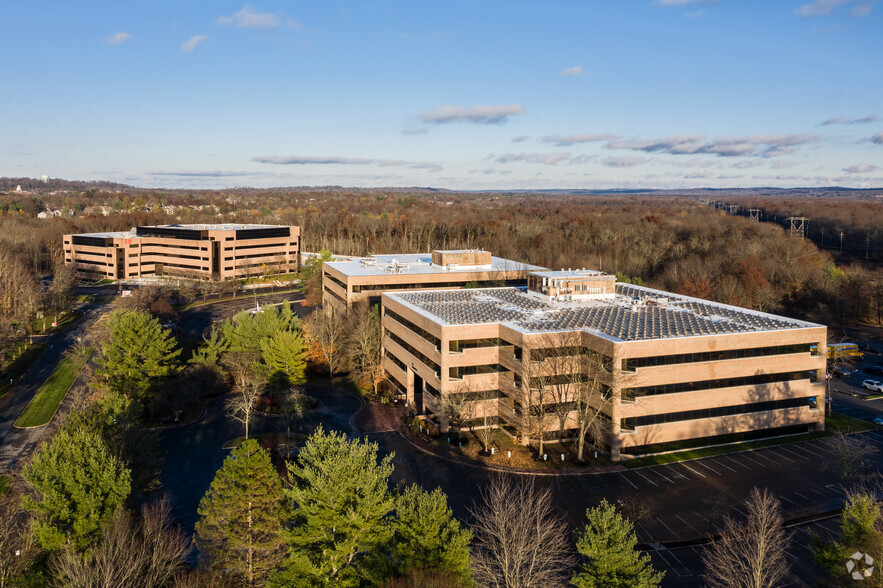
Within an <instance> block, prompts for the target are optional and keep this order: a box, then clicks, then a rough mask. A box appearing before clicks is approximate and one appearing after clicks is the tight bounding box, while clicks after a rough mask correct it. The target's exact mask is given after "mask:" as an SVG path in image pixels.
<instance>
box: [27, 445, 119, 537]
mask: <svg viewBox="0 0 883 588" xmlns="http://www.w3.org/2000/svg"><path fill="white" fill-rule="evenodd" d="M23 476H24V479H25V481H26V482H27V483H28V484H30V485H31V486H32V487H33V488H34V490H36V492H37V496H36V497H31V496H26V497H25V498H24V500H23V504H24V507H25V508H26V509H27V510H29V511H31V512H32V513H33V514H34V515H35V519H34V531H35V534H36V537H37V541H38V542H39V543H40V545H41V546H42V547H43V548H44V549H47V550H50V551H52V550H57V549H59V548H60V547H62V545H64V543H65V542H68V541H69V542H70V543H71V545H72V547H73V548H74V549H76V550H78V551H81V550H84V549H86V548H87V547H88V546H89V545H90V544H91V543H92V542H93V541H94V540H95V539H97V538H98V536H99V534H100V530H101V526H102V524H103V523H105V522H107V521H108V520H110V518H111V517H113V515H114V513H116V512H117V510H118V509H119V508H121V507H122V504H123V502H124V501H125V500H126V497H127V496H128V495H129V491H130V489H131V482H130V477H131V476H130V473H129V470H128V469H127V468H126V467H125V466H124V465H123V463H122V462H121V461H120V460H118V459H117V458H116V457H114V456H113V455H112V454H111V452H110V450H109V449H108V447H107V445H106V444H105V442H104V441H103V440H102V438H101V436H99V435H98V434H96V433H94V432H90V431H88V430H85V429H78V430H74V431H68V430H66V429H62V430H61V431H60V432H59V433H58V434H57V435H55V437H53V438H52V440H51V441H50V442H49V443H48V444H45V445H43V447H41V449H40V452H39V453H38V454H37V456H36V457H35V458H34V460H33V461H32V462H31V463H30V464H28V465H27V466H26V467H25V469H24V472H23Z"/></svg>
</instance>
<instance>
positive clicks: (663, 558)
mask: <svg viewBox="0 0 883 588" xmlns="http://www.w3.org/2000/svg"><path fill="white" fill-rule="evenodd" d="M653 553H655V554H656V555H658V556H659V559H661V560H662V561H664V562H665V565H666V566H668V568H669V569H670V570H671V571H673V572H674V573H675V574H677V576H678V578H683V577H685V576H684V574H681V572H680V571H679V570H678V569H677V568H676V567H675V566H674V565H672V563H671V562H670V561H668V559H666V557H665V556H664V555H662V553H663V552H662V551H654V552H653ZM666 553H668V554H669V555H671V552H670V551H667V552H666ZM682 567H683V566H682ZM684 571H686V572H687V575H688V576H692V575H693V574H691V573H690V570H688V569H687V568H684Z"/></svg>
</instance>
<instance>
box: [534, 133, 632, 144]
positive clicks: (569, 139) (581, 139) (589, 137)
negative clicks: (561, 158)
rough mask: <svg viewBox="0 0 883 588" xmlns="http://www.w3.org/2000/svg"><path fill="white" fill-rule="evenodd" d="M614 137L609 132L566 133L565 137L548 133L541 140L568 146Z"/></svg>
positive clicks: (614, 136)
mask: <svg viewBox="0 0 883 588" xmlns="http://www.w3.org/2000/svg"><path fill="white" fill-rule="evenodd" d="M616 138H617V137H616V135H611V134H609V133H596V134H591V133H579V134H576V135H567V136H566V137H561V136H558V135H549V136H547V137H543V138H542V139H541V140H542V142H543V143H555V144H556V145H558V146H560V147H569V146H571V145H573V144H574V143H595V142H598V141H609V140H610V139H616Z"/></svg>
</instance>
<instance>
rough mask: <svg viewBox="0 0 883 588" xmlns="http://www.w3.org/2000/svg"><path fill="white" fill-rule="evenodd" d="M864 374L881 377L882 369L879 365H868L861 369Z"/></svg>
mask: <svg viewBox="0 0 883 588" xmlns="http://www.w3.org/2000/svg"><path fill="white" fill-rule="evenodd" d="M862 369H863V370H864V372H865V373H866V374H872V375H875V376H883V367H881V366H879V365H868V366H865V367H864V368H862Z"/></svg>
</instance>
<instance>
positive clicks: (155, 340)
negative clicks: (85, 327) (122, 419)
mask: <svg viewBox="0 0 883 588" xmlns="http://www.w3.org/2000/svg"><path fill="white" fill-rule="evenodd" d="M106 329H107V335H108V336H107V340H106V341H105V342H104V343H103V344H102V346H101V356H100V357H99V358H98V359H96V361H95V362H96V363H97V364H98V365H99V367H100V369H99V371H98V375H99V376H101V377H102V378H103V380H104V383H105V384H106V385H107V387H108V388H109V389H111V390H113V391H115V392H121V393H124V394H127V395H129V396H131V397H133V398H138V399H141V400H143V399H144V396H145V395H146V394H147V392H148V390H149V389H150V379H151V378H156V377H162V376H167V375H170V374H172V373H173V372H174V368H175V364H176V361H177V357H178V355H179V354H180V353H181V350H180V349H176V348H175V346H176V345H177V342H176V341H175V338H174V337H173V336H172V335H171V333H170V332H169V331H168V329H163V328H162V326H161V325H160V324H159V321H158V320H157V319H155V318H154V317H153V316H152V315H151V314H150V313H149V312H145V311H143V310H117V311H114V312H112V313H111V314H110V315H109V316H108V319H107V322H106Z"/></svg>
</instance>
